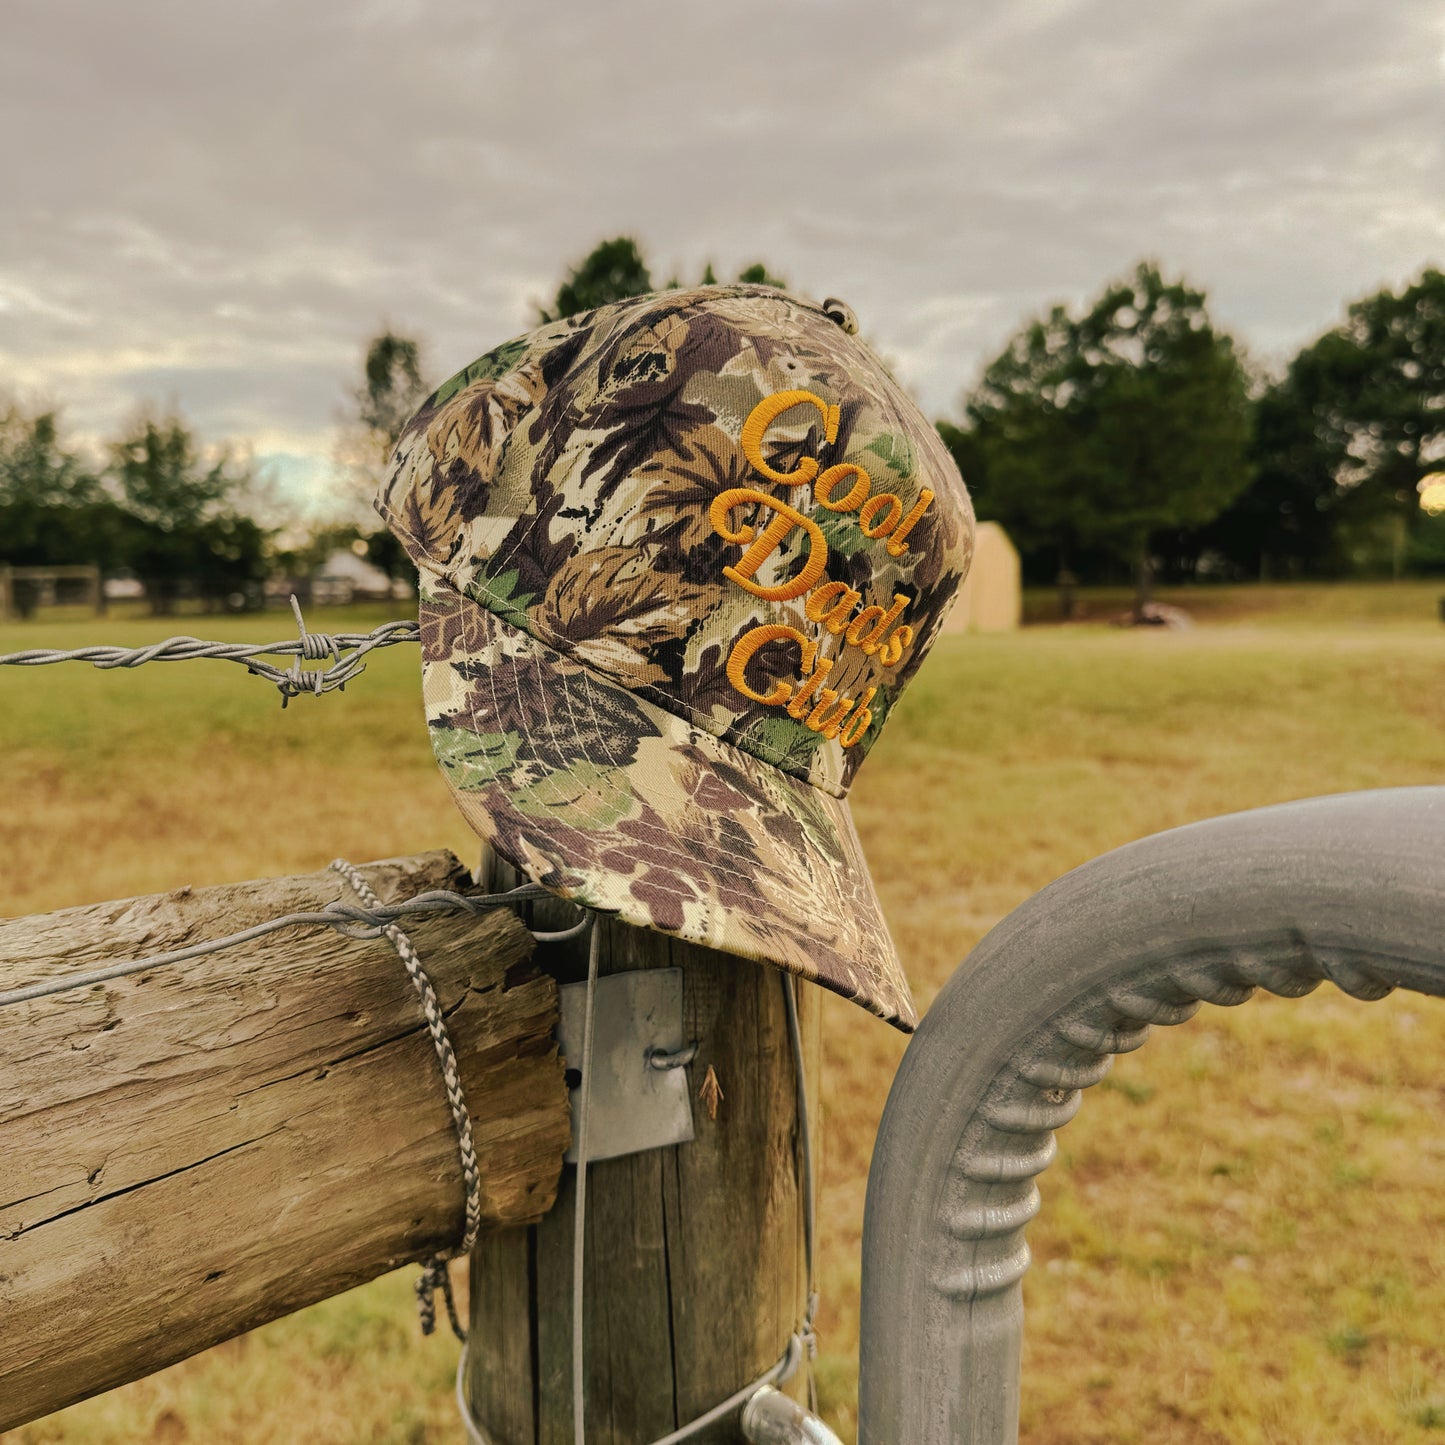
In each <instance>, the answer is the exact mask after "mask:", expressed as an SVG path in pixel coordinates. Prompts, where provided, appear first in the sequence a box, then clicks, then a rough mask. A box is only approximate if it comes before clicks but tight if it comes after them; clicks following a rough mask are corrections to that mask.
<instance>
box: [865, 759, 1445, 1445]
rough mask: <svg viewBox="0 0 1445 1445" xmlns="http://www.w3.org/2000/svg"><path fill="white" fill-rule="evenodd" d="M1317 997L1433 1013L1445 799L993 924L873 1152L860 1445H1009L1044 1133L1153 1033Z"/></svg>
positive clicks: (1212, 824) (1177, 851)
mask: <svg viewBox="0 0 1445 1445" xmlns="http://www.w3.org/2000/svg"><path fill="white" fill-rule="evenodd" d="M1326 979H1328V980H1330V981H1331V982H1333V983H1334V984H1336V985H1337V986H1338V987H1339V988H1341V989H1343V990H1344V991H1345V992H1346V993H1348V994H1351V995H1352V996H1354V997H1356V998H1360V999H1377V998H1382V997H1383V996H1384V995H1385V994H1387V993H1389V992H1390V991H1391V990H1392V989H1395V988H1408V989H1414V990H1416V991H1418V992H1421V993H1427V994H1435V995H1445V788H1438V787H1437V788H1401V789H1393V790H1387V791H1378V792H1368V793H1352V794H1343V795H1340V796H1337V797H1330V798H1314V799H1310V800H1308V801H1305V802H1301V803H1288V804H1284V805H1282V806H1280V807H1274V808H1263V809H1259V810H1257V811H1255V812H1249V813H1239V814H1235V815H1233V816H1230V817H1226V818H1217V819H1213V820H1211V821H1209V822H1205V823H1197V824H1193V825H1191V826H1190V827H1186V828H1179V829H1176V830H1174V831H1172V832H1169V833H1161V834H1159V835H1157V836H1155V837H1153V838H1146V839H1144V840H1142V841H1141V842H1138V843H1133V844H1131V845H1129V846H1128V847H1126V848H1121V849H1119V850H1118V851H1116V852H1114V853H1110V854H1107V855H1106V856H1105V857H1103V858H1099V859H1096V860H1095V861H1094V862H1092V863H1088V864H1085V865H1084V866H1083V867H1082V868H1078V869H1076V870H1075V871H1074V872H1072V873H1070V874H1068V875H1066V876H1065V877H1063V878H1061V879H1059V880H1058V881H1057V882H1056V883H1054V884H1052V885H1050V886H1049V887H1048V888H1046V889H1044V890H1043V891H1042V892H1041V893H1039V894H1037V895H1036V896H1035V897H1034V898H1032V899H1030V900H1029V902H1027V903H1025V904H1024V905H1023V906H1022V907H1021V908H1019V909H1017V910H1016V911H1015V912H1014V913H1012V914H1011V915H1010V916H1009V917H1008V918H1006V919H1005V920H1004V921H1003V922H1002V923H1001V924H999V926H998V927H997V928H995V929H994V930H993V932H992V933H990V934H989V935H988V937H987V938H986V939H984V941H983V942H982V943H981V944H980V945H979V946H978V948H977V949H975V950H974V952H973V953H972V954H971V955H970V956H969V958H968V959H967V960H966V961H965V962H964V964H963V965H962V966H961V967H960V968H959V969H958V971H957V973H955V974H954V976H953V978H952V979H950V980H949V982H948V984H947V985H946V986H945V987H944V989H943V991H942V992H941V993H940V994H939V996H938V999H937V1001H936V1002H935V1003H934V1005H933V1007H932V1008H931V1009H930V1010H929V1012H928V1015H927V1017H926V1018H925V1019H924V1020H923V1023H922V1025H921V1027H920V1028H919V1030H918V1034H917V1036H916V1037H915V1038H914V1040H913V1041H912V1043H911V1044H910V1046H909V1048H908V1052H907V1054H906V1055H905V1057H904V1060H903V1065H902V1067H901V1068H900V1070H899V1073H898V1076H897V1078H896V1079H895V1081H894V1084H893V1089H892V1092H891V1094H890V1096H889V1099H888V1106H887V1109H886V1111H885V1113H884V1116H883V1122H882V1126H881V1128H880V1130H879V1135H878V1141H877V1145H876V1147H875V1149H874V1154H873V1165H872V1169H871V1171H870V1173H869V1178H868V1202H867V1212H866V1219H865V1228H864V1241H863V1315H862V1345H861V1375H860V1382H859V1393H860V1398H859V1432H858V1439H859V1445H905V1442H906V1445H1012V1442H1014V1441H1016V1440H1017V1438H1018V1400H1019V1358H1020V1350H1021V1343H1022V1334H1023V1299H1022V1290H1021V1280H1022V1278H1023V1275H1024V1272H1025V1270H1027V1268H1028V1264H1029V1251H1028V1246H1027V1244H1026V1243H1025V1242H1024V1229H1025V1226H1026V1225H1027V1224H1028V1222H1029V1220H1030V1219H1032V1218H1033V1217H1034V1215H1035V1214H1036V1213H1037V1211H1038V1207H1039V1194H1038V1190H1037V1188H1036V1187H1035V1184H1034V1180H1035V1178H1036V1176H1037V1175H1038V1174H1039V1173H1040V1172H1041V1171H1042V1170H1043V1169H1044V1168H1045V1167H1047V1165H1048V1163H1049V1162H1050V1160H1051V1159H1052V1158H1053V1156H1054V1137H1053V1131H1054V1130H1055V1129H1058V1128H1060V1127H1061V1126H1062V1125H1064V1124H1066V1123H1067V1122H1068V1121H1069V1120H1070V1119H1071V1118H1072V1117H1073V1116H1074V1113H1075V1112H1076V1111H1077V1109H1078V1107H1079V1102H1080V1091H1081V1090H1082V1089H1085V1088H1087V1087H1089V1086H1090V1085H1091V1084H1095V1083H1097V1082H1098V1081H1099V1080H1100V1079H1102V1078H1103V1077H1104V1075H1105V1074H1106V1073H1107V1072H1108V1070H1109V1067H1110V1065H1111V1064H1112V1062H1113V1056H1114V1055H1115V1054H1118V1053H1123V1052H1126V1051H1128V1050H1130V1049H1134V1048H1137V1047H1139V1045H1140V1044H1142V1043H1143V1042H1144V1040H1145V1039H1146V1038H1147V1037H1148V1034H1149V1030H1150V1027H1151V1026H1152V1025H1154V1024H1175V1023H1180V1022H1182V1021H1183V1020H1184V1019H1186V1018H1188V1017H1190V1016H1191V1015H1192V1014H1193V1013H1194V1012H1195V1011H1196V1010H1197V1009H1198V1007H1199V1004H1200V1003H1201V1002H1207V1003H1215V1004H1224V1005H1232V1004H1239V1003H1242V1002H1244V1000H1245V999H1247V998H1249V997H1250V996H1251V995H1252V994H1253V993H1254V991H1255V990H1256V989H1259V988H1263V989H1266V990H1268V991H1269V992H1271V993H1275V994H1279V995H1283V996H1289V997H1294V996H1298V995H1302V994H1306V993H1309V992H1310V991H1311V990H1312V989H1314V988H1315V987H1316V986H1317V985H1318V984H1320V983H1321V982H1323V981H1324V980H1326Z"/></svg>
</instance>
